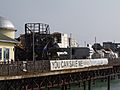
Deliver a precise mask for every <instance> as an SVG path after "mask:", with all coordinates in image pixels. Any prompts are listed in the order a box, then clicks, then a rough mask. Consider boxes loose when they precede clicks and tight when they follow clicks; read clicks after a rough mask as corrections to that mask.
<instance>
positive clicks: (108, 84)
mask: <svg viewBox="0 0 120 90" xmlns="http://www.w3.org/2000/svg"><path fill="white" fill-rule="evenodd" d="M107 90H110V76H108V77H107Z"/></svg>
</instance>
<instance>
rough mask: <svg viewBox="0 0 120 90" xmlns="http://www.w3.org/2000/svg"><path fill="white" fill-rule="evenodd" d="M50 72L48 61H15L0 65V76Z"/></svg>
mask: <svg viewBox="0 0 120 90" xmlns="http://www.w3.org/2000/svg"><path fill="white" fill-rule="evenodd" d="M48 71H50V61H49V60H40V61H35V63H33V61H16V62H13V63H2V64H0V75H21V74H23V73H24V72H29V73H33V72H48Z"/></svg>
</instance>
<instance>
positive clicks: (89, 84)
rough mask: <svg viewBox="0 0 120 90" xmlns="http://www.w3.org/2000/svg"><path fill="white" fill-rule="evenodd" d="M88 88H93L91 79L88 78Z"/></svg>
mask: <svg viewBox="0 0 120 90" xmlns="http://www.w3.org/2000/svg"><path fill="white" fill-rule="evenodd" d="M88 90H91V80H88Z"/></svg>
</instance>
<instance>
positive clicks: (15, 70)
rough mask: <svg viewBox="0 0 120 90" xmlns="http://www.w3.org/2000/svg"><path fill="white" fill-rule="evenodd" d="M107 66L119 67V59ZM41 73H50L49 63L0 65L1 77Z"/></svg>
mask: <svg viewBox="0 0 120 90" xmlns="http://www.w3.org/2000/svg"><path fill="white" fill-rule="evenodd" d="M108 65H110V66H117V65H120V58H117V59H116V58H115V59H108ZM34 72H38V73H42V72H50V61H49V60H40V61H35V62H33V61H16V62H12V63H2V64H0V76H3V75H22V74H23V73H34Z"/></svg>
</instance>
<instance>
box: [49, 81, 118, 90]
mask: <svg viewBox="0 0 120 90" xmlns="http://www.w3.org/2000/svg"><path fill="white" fill-rule="evenodd" d="M50 90H61V88H52V89H50ZM68 90H84V88H83V86H80V87H79V86H78V85H75V84H73V85H71V89H68ZM86 90H88V86H86ZM91 90H107V81H100V80H97V81H95V83H94V84H92V85H91ZM110 90H120V79H114V80H111V81H110Z"/></svg>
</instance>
